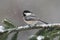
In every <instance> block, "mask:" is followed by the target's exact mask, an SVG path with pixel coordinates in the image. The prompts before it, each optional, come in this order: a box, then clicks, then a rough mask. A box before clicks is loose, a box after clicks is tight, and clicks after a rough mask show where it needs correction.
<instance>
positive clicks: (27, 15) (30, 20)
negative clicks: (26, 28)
mask: <svg viewBox="0 0 60 40" xmlns="http://www.w3.org/2000/svg"><path fill="white" fill-rule="evenodd" d="M23 19H24V22H26V23H27V24H29V25H35V24H36V23H37V22H39V21H41V22H43V23H45V24H48V23H47V22H44V21H42V20H40V19H39V18H37V17H36V15H35V14H33V13H32V12H31V11H29V10H24V11H23Z"/></svg>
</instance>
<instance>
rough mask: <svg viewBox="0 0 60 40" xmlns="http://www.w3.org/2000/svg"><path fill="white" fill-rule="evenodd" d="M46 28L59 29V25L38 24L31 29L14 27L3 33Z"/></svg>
mask: <svg viewBox="0 0 60 40" xmlns="http://www.w3.org/2000/svg"><path fill="white" fill-rule="evenodd" d="M48 27H59V28H60V23H53V24H40V25H36V26H33V27H30V26H28V25H26V26H20V27H16V28H10V29H5V30H4V31H11V32H15V31H25V30H31V29H40V28H48ZM0 29H1V28H0ZM0 32H1V31H0Z"/></svg>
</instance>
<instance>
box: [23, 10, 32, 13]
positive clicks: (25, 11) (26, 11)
mask: <svg viewBox="0 0 60 40" xmlns="http://www.w3.org/2000/svg"><path fill="white" fill-rule="evenodd" d="M23 13H31V11H29V10H24V11H23Z"/></svg>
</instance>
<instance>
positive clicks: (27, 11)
mask: <svg viewBox="0 0 60 40" xmlns="http://www.w3.org/2000/svg"><path fill="white" fill-rule="evenodd" d="M24 13H32V12H31V11H29V10H24V11H23V16H26V14H24Z"/></svg>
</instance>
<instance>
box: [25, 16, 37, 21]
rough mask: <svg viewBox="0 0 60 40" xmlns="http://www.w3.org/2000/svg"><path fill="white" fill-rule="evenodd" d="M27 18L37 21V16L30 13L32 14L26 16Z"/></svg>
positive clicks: (27, 19)
mask: <svg viewBox="0 0 60 40" xmlns="http://www.w3.org/2000/svg"><path fill="white" fill-rule="evenodd" d="M25 20H26V21H36V20H37V18H36V16H32V15H30V16H26V17H25Z"/></svg>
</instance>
